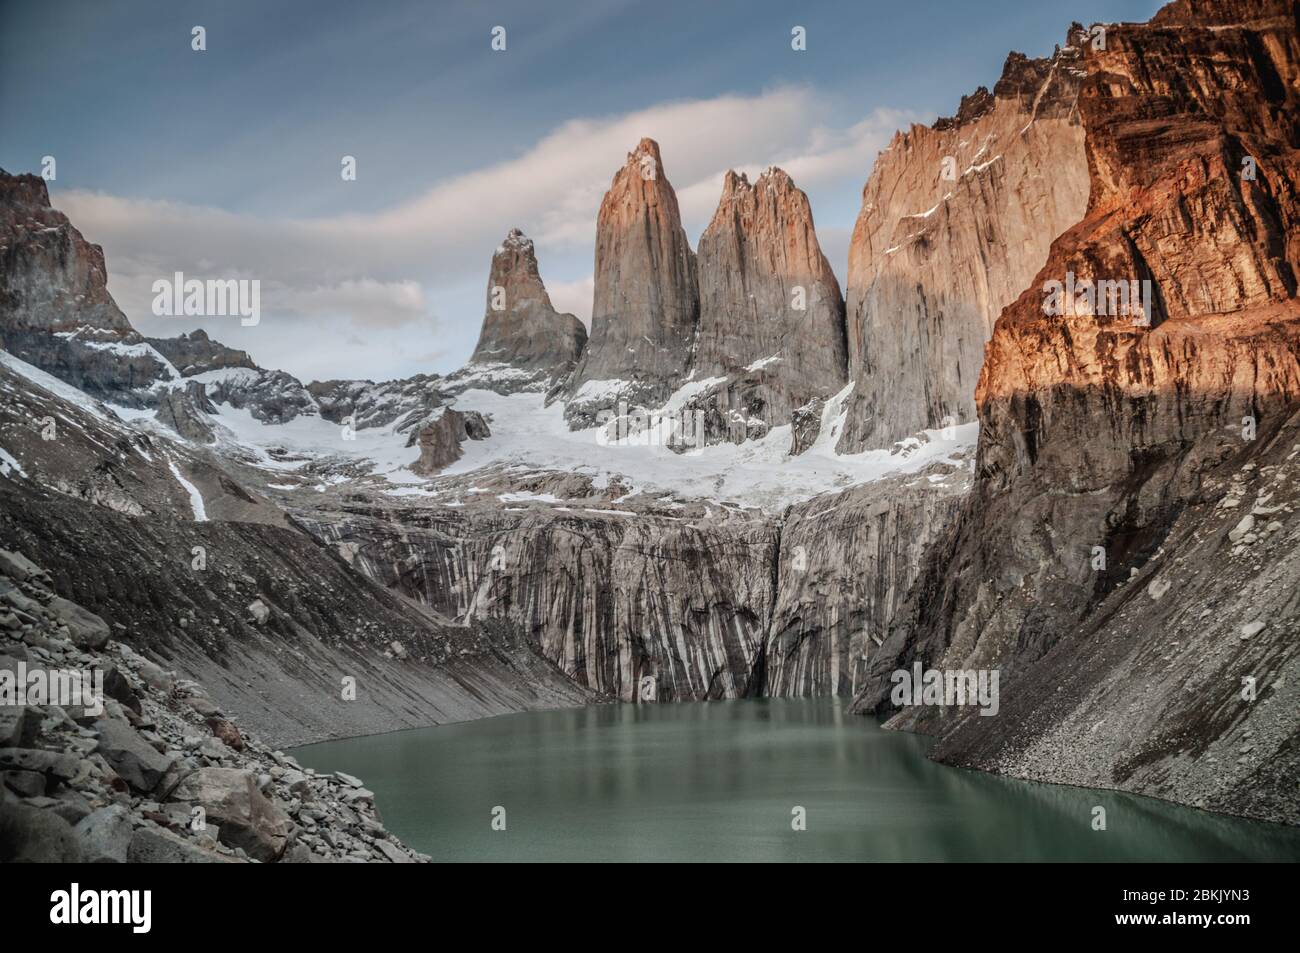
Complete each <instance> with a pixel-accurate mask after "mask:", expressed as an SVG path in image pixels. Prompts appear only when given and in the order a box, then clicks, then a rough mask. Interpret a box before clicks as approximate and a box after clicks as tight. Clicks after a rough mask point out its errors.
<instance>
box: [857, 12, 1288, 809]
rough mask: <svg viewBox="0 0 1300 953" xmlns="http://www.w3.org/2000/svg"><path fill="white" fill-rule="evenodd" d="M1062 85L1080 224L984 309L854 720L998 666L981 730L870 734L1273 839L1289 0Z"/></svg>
mask: <svg viewBox="0 0 1300 953" xmlns="http://www.w3.org/2000/svg"><path fill="white" fill-rule="evenodd" d="M1084 67H1085V69H1086V71H1087V78H1086V79H1085V80H1084V82H1083V86H1082V88H1081V89H1080V93H1079V112H1080V119H1081V121H1082V123H1083V127H1084V130H1085V133H1086V138H1085V143H1086V148H1087V158H1088V168H1089V171H1090V185H1091V189H1090V197H1089V202H1088V207H1087V211H1086V214H1085V215H1083V216H1082V217H1081V219H1080V220H1079V221H1078V222H1076V223H1074V224H1073V225H1072V226H1071V227H1070V228H1068V229H1066V230H1065V231H1064V233H1063V234H1062V235H1060V236H1059V237H1058V238H1057V239H1056V240H1055V241H1054V242H1053V244H1052V247H1051V251H1050V254H1049V256H1048V259H1047V262H1046V264H1045V265H1044V266H1043V267H1042V268H1041V269H1040V270H1039V272H1038V274H1037V275H1036V276H1035V278H1034V280H1033V281H1032V282H1030V283H1029V284H1028V287H1027V288H1026V290H1025V291H1024V292H1023V293H1022V294H1021V295H1020V296H1019V297H1018V298H1017V299H1016V300H1015V301H1014V302H1013V303H1012V304H1010V305H1009V306H1008V307H1007V308H1006V309H1005V310H1004V311H1003V313H1002V314H1001V316H1000V317H999V318H998V321H997V324H996V326H995V329H994V332H993V337H992V339H991V341H990V342H989V346H988V351H987V356H986V358H985V362H984V366H983V370H982V372H981V375H980V381H979V386H978V389H977V392H976V401H977V404H978V407H979V418H980V438H979V450H978V459H977V468H976V473H977V478H976V482H975V486H974V488H973V491H972V493H971V495H970V497H969V499H968V500H967V503H966V505H965V507H964V509H963V512H962V513H961V515H960V517H959V518H958V521H957V523H956V526H955V529H954V532H953V533H952V534H951V535H950V536H949V537H948V538H947V539H946V540H945V541H944V542H943V543H942V544H941V545H940V546H938V547H936V548H935V549H934V550H932V553H931V556H930V558H929V559H928V560H927V563H926V566H925V567H924V569H923V570H922V573H921V576H920V580H919V582H918V585H917V587H916V589H915V590H914V592H913V595H912V599H911V600H910V605H909V607H908V608H907V609H906V610H904V611H903V613H902V616H901V618H902V621H901V622H900V624H898V625H896V626H895V627H894V629H893V631H892V632H891V633H890V635H889V637H888V638H887V639H886V641H885V643H884V645H883V646H882V648H881V650H880V651H879V652H878V653H877V656H876V658H875V659H874V660H873V663H872V665H871V684H870V685H869V687H868V688H867V689H866V690H865V691H864V692H863V693H862V694H861V695H860V696H859V698H858V699H857V701H856V707H857V708H858V709H859V710H867V711H875V712H880V713H882V714H889V713H890V712H892V711H893V710H894V707H893V705H892V704H891V701H890V688H889V681H890V673H891V672H892V671H894V670H896V669H899V668H907V667H908V666H910V665H911V664H912V663H913V662H914V661H917V660H919V661H923V662H924V663H925V664H926V665H933V666H936V667H939V666H947V667H959V668H972V667H973V668H980V667H999V668H1000V669H1001V670H1002V673H1003V686H1004V695H1005V697H1006V701H1005V703H1004V704H1003V707H1002V714H1001V715H1000V717H998V718H995V719H994V718H990V719H983V718H979V717H956V718H949V719H946V720H942V721H940V720H937V719H935V718H934V717H933V713H929V714H927V713H925V712H921V714H920V715H919V716H918V714H917V712H918V711H919V710H917V709H911V710H909V711H907V712H904V713H900V714H899V715H898V716H897V718H896V719H895V721H894V722H893V723H895V724H898V725H900V726H904V727H913V728H920V729H922V730H926V731H932V732H937V733H939V734H940V735H941V736H942V740H941V742H940V744H939V746H938V748H937V750H936V756H937V757H938V758H939V759H940V760H944V761H947V762H949V763H954V764H963V765H968V766H972V767H980V768H985V769H988V770H996V771H1003V772H1006V773H1009V774H1014V775H1018V776H1021V777H1030V778H1036V779H1041V780H1050V781H1056V782H1061V783H1070V784H1081V785H1089V786H1099V787H1110V788H1120V789H1123V790H1131V791H1138V792H1141V793H1147V794H1156V795H1159V796H1163V797H1171V798H1175V799H1179V800H1185V801H1187V802H1189V803H1192V804H1196V805H1200V806H1205V807H1210V808H1213V809H1216V810H1226V811H1231V812H1234V813H1241V814H1248V815H1253V816H1257V817H1266V818H1270V819H1285V820H1287V821H1289V822H1290V823H1296V822H1297V821H1300V813H1298V812H1297V801H1296V799H1295V796H1294V794H1295V791H1294V788H1295V781H1294V779H1295V774H1296V769H1297V767H1298V766H1300V761H1297V758H1298V757H1300V755H1298V754H1297V752H1300V724H1298V723H1297V721H1296V719H1295V712H1296V711H1297V710H1300V688H1298V687H1297V686H1300V656H1297V654H1296V652H1295V651H1294V649H1295V645H1296V631H1297V624H1298V621H1297V618H1298V617H1297V612H1296V602H1295V587H1294V580H1295V579H1296V577H1297V573H1298V572H1300V537H1298V536H1297V532H1298V530H1297V525H1296V522H1295V516H1294V513H1295V510H1296V508H1297V505H1300V484H1297V482H1296V472H1297V471H1296V459H1297V455H1298V454H1300V417H1298V416H1297V409H1298V408H1300V302H1298V301H1297V298H1296V290H1297V274H1300V271H1298V269H1300V244H1297V242H1296V240H1295V236H1296V235H1297V234H1300V232H1298V231H1297V222H1298V220H1300V203H1298V201H1297V194H1298V189H1297V186H1298V185H1300V109H1298V108H1297V106H1298V105H1300V40H1298V39H1297V22H1296V7H1295V5H1294V4H1293V3H1289V2H1282V0H1232V2H1228V0H1222V2H1210V0H1198V2H1192V0H1179V2H1175V3H1172V4H1170V5H1168V6H1166V7H1164V8H1163V9H1162V10H1161V11H1160V12H1159V13H1158V14H1157V15H1156V16H1155V17H1154V18H1153V19H1152V21H1151V22H1150V23H1149V24H1120V25H1111V26H1109V27H1107V29H1106V35H1105V45H1104V49H1096V48H1093V47H1092V46H1091V45H1089V46H1088V47H1085V50H1084ZM1247 159H1250V160H1252V161H1246V160H1247ZM1071 276H1073V277H1072V278H1071ZM1102 281H1106V282H1125V283H1128V282H1137V289H1138V291H1139V292H1140V295H1141V297H1142V298H1143V299H1144V301H1143V304H1144V305H1145V308H1136V307H1134V306H1133V302H1132V301H1130V303H1129V304H1130V306H1129V308H1128V309H1127V310H1125V309H1124V308H1123V307H1122V301H1121V302H1119V305H1120V306H1117V302H1116V299H1117V298H1118V297H1119V295H1118V292H1117V291H1115V289H1114V287H1113V286H1112V287H1110V288H1109V289H1108V291H1107V293H1103V294H1100V295H1099V294H1098V293H1097V290H1096V289H1097V284H1096V283H1098V282H1102ZM1090 282H1091V284H1089V283H1090ZM1144 282H1145V283H1146V285H1145V286H1144V285H1143V283H1144ZM1071 284H1072V285H1073V289H1074V294H1073V295H1072V296H1071V297H1070V298H1069V299H1068V300H1067V301H1065V302H1063V301H1062V298H1061V296H1060V294H1059V291H1060V289H1061V287H1062V286H1065V287H1069V286H1070V285H1071Z"/></svg>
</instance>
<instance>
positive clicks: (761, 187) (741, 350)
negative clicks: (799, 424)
mask: <svg viewBox="0 0 1300 953" xmlns="http://www.w3.org/2000/svg"><path fill="white" fill-rule="evenodd" d="M698 266H699V282H700V324H699V334H698V337H697V343H696V348H695V354H694V358H693V360H692V363H691V369H692V379H693V380H712V379H718V381H719V383H718V384H716V385H714V386H713V387H711V388H710V389H709V391H708V392H707V393H706V394H703V395H701V396H700V397H699V398H697V399H696V400H695V401H694V402H693V404H692V406H693V407H699V408H701V409H704V408H707V409H708V411H709V412H710V416H711V417H712V416H716V417H718V418H719V423H720V424H721V426H720V427H718V428H715V429H717V430H721V431H722V433H721V434H720V435H719V436H721V437H722V438H723V439H731V440H733V441H734V442H739V441H740V440H742V439H744V438H745V437H746V436H753V435H754V432H753V431H754V426H755V424H756V423H760V422H761V424H762V425H763V426H764V427H766V428H770V427H773V426H778V425H781V424H788V423H790V418H791V414H792V413H793V412H794V411H795V410H796V409H798V408H800V407H804V406H805V405H807V404H808V403H809V402H810V401H813V400H815V399H818V398H821V399H825V398H826V397H828V396H830V395H831V394H834V393H836V392H837V391H839V390H840V389H841V388H842V387H843V386H844V384H845V381H846V373H847V371H846V352H845V340H844V300H843V298H842V296H841V295H840V288H839V282H838V281H836V279H835V275H834V273H833V272H832V271H831V266H830V263H829V262H828V261H827V260H826V256H825V255H823V254H822V251H821V246H820V245H819V244H818V242H817V233H816V231H815V230H814V228H813V218H812V209H811V207H810V206H809V204H808V196H806V195H805V194H804V193H803V192H801V191H800V190H799V189H797V188H796V187H795V185H794V182H793V181H792V180H791V178H790V176H788V175H787V174H786V173H785V172H783V171H782V170H780V169H768V170H766V171H765V172H764V173H763V174H762V175H761V176H760V177H759V179H758V181H756V182H755V183H753V184H752V185H751V184H750V183H749V180H748V179H747V178H746V177H745V176H744V175H737V174H736V173H735V172H728V173H727V175H726V178H725V179H724V182H723V187H722V198H721V199H720V200H719V202H718V209H717V211H716V212H715V213H714V215H713V220H712V221H711V222H710V223H709V226H708V228H707V229H705V232H704V235H703V236H702V237H701V238H700V250H699V259H698Z"/></svg>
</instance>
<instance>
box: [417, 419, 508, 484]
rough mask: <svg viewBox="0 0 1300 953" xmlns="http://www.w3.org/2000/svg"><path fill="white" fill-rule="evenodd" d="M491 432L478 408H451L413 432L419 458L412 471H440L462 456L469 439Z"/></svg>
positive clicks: (481, 437) (478, 438)
mask: <svg viewBox="0 0 1300 953" xmlns="http://www.w3.org/2000/svg"><path fill="white" fill-rule="evenodd" d="M491 435H492V431H491V430H490V429H488V425H487V421H486V420H484V419H483V416H482V415H481V414H479V413H478V412H477V411H472V410H471V411H466V412H464V413H462V412H461V411H459V410H455V409H453V408H450V407H449V408H447V409H446V410H444V411H443V412H442V413H441V414H440V415H439V416H438V418H437V419H436V420H434V421H432V422H430V423H427V424H425V425H424V426H423V427H421V428H420V429H419V430H418V431H416V432H413V433H412V434H411V440H410V443H416V444H418V445H419V447H420V459H419V460H417V461H416V462H415V463H413V464H412V465H411V470H412V471H413V472H415V473H422V474H430V473H437V472H438V471H439V470H441V469H443V468H444V467H446V466H448V465H450V464H452V463H454V462H455V461H457V460H459V459H460V457H461V455H462V454H463V453H464V452H465V451H464V450H462V449H461V444H462V443H464V442H465V441H466V440H482V439H484V438H485V437H490V436H491ZM409 445H410V444H409V443H408V446H409Z"/></svg>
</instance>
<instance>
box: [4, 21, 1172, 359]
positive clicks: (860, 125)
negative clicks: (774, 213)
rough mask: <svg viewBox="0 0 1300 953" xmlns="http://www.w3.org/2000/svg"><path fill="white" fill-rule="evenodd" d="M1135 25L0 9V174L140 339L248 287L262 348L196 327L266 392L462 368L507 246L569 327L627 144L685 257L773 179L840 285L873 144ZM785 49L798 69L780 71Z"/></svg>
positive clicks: (212, 324) (226, 326) (224, 323)
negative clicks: (100, 265)
mask: <svg viewBox="0 0 1300 953" xmlns="http://www.w3.org/2000/svg"><path fill="white" fill-rule="evenodd" d="M1158 7H1159V4H1158V3H1154V2H1143V0H1075V2H1072V3H1063V2H1058V0H1036V2H1030V0H985V2H982V3H965V2H960V3H959V2H924V0H918V2H913V3H908V4H899V3H880V2H875V0H862V2H853V3H846V2H843V0H840V2H837V3H821V2H811V3H797V4H796V3H790V2H785V3H777V2H768V0H746V2H726V0H705V2H700V0H695V2H677V0H671V2H659V3H638V2H630V0H593V2H589V3H573V2H562V0H530V2H489V0H444V2H430V0H422V2H397V0H395V2H373V3H359V2H335V0H323V2H322V0H317V2H281V3H276V2H272V0H219V2H216V0H209V2H186V0H166V2H164V0H81V2H71V0H68V2H63V0H41V2H26V0H0V128H3V129H4V135H3V137H2V138H0V167H3V168H5V169H6V170H8V171H10V172H17V171H38V170H39V168H40V163H41V158H42V157H43V156H45V155H53V156H54V157H55V158H56V160H57V163H58V166H57V170H58V177H57V179H56V180H55V181H54V182H52V183H51V195H52V197H53V201H54V204H55V205H56V206H57V207H60V208H62V209H64V210H65V211H67V212H68V213H69V215H70V216H71V217H72V219H73V223H74V224H76V225H77V226H78V227H80V228H81V230H82V231H83V232H84V233H85V234H86V236H87V237H88V238H89V239H90V240H91V241H96V242H99V243H101V244H102V245H103V246H104V248H105V253H106V255H107V259H108V266H109V273H110V288H111V290H112V291H113V293H114V295H115V296H116V297H117V298H118V301H119V303H120V304H121V305H122V306H123V308H124V310H126V311H127V314H128V316H129V317H130V318H131V319H132V321H133V322H134V323H135V324H136V326H137V327H139V328H140V329H141V330H143V331H146V332H147V333H155V334H172V333H179V332H180V331H184V330H189V329H190V324H187V323H186V321H185V319H182V318H159V317H155V316H154V315H153V314H152V313H150V310H149V301H150V300H151V294H150V292H149V286H150V285H151V283H152V281H153V279H154V278H157V277H162V276H166V275H170V274H171V273H172V272H173V271H175V270H183V271H185V272H186V273H187V275H193V276H195V277H230V276H241V277H257V278H260V279H261V280H262V284H263V312H264V314H263V320H262V323H261V324H260V325H259V326H257V327H255V328H241V327H240V326H239V325H238V322H237V320H234V319H210V320H209V321H208V322H206V324H205V326H206V328H207V330H208V331H209V333H211V334H212V335H213V336H214V337H217V338H218V339H221V340H225V341H227V342H228V343H230V344H232V345H236V346H239V347H244V348H247V349H248V350H249V351H251V352H252V353H253V355H254V357H255V358H257V359H258V360H259V362H260V363H262V364H264V365H266V366H278V367H285V368H286V369H288V370H290V371H293V372H294V373H297V374H299V375H301V376H303V377H306V378H311V377H322V376H347V377H353V376H356V377H372V378H387V377H398V376H405V375H407V374H411V373H415V372H418V371H438V370H442V371H446V370H450V369H452V368H454V367H456V366H459V364H460V363H462V362H463V360H464V359H465V358H466V357H467V356H468V353H469V351H470V350H471V349H472V347H473V344H474V341H475V339H476V337H477V334H478V327H479V322H480V321H481V318H482V308H483V292H484V285H485V283H486V279H487V271H488V265H489V261H490V258H491V254H492V250H493V248H494V247H495V245H496V243H497V242H498V241H499V240H500V237H501V236H502V235H504V234H505V232H506V231H507V230H508V229H509V228H510V227H512V226H516V225H517V226H520V227H522V228H523V229H524V230H525V231H526V232H527V233H529V234H530V235H531V236H532V237H534V238H535V240H536V241H537V247H538V257H539V259H540V262H541V268H542V276H543V278H544V280H545V281H546V282H547V285H548V287H549V288H550V289H551V290H552V295H553V297H554V298H555V299H556V301H557V305H560V306H562V307H564V308H566V309H568V310H574V311H575V312H577V313H579V314H580V315H582V316H584V317H585V316H586V314H587V312H588V311H589V310H590V276H591V270H592V246H593V238H594V227H595V210H596V208H597V207H598V205H599V201H600V195H601V194H602V193H603V191H604V189H605V188H606V187H608V184H609V179H610V177H611V176H612V175H613V173H614V171H615V170H616V169H617V168H618V166H619V165H620V164H621V163H622V159H623V156H624V154H625V153H626V152H627V151H628V150H630V149H632V148H633V147H634V146H635V144H636V141H637V139H639V138H640V137H641V136H642V135H648V136H652V137H654V138H656V139H658V140H659V141H660V143H661V146H662V147H663V152H664V162H665V168H666V171H667V174H668V177H669V178H670V180H672V182H673V184H674V185H675V186H676V187H677V189H678V192H679V199H680V200H681V203H682V207H683V215H684V218H685V220H686V229H687V234H688V236H689V237H690V239H691V241H692V242H693V243H694V242H696V241H697V240H698V238H699V234H700V231H702V229H703V227H704V225H705V224H706V223H707V219H708V216H709V214H711V212H712V207H713V204H714V203H716V199H717V193H718V188H719V187H720V181H721V175H722V173H723V172H725V170H726V169H727V168H728V167H733V166H734V167H737V168H746V169H750V170H757V169H759V168H762V167H763V166H765V165H768V164H770V163H779V164H782V165H783V166H784V167H786V168H787V169H788V170H789V171H790V172H791V174H792V175H793V176H794V178H795V181H796V183H797V184H799V185H800V187H802V188H804V190H805V191H807V192H808V194H809V197H810V199H811V201H812V206H813V211H814V215H815V217H816V220H817V225H818V233H819V236H820V237H821V239H822V243H823V247H824V249H825V251H826V253H827V256H828V257H829V258H830V260H831V263H832V265H833V266H834V268H835V269H836V271H837V272H838V273H839V274H840V275H841V276H843V272H844V267H845V260H844V259H845V255H846V249H847V239H848V234H849V231H850V230H851V228H852V225H853V220H854V218H855V216H856V215H857V212H858V205H859V202H860V194H861V188H862V184H863V182H864V181H865V180H866V177H867V175H868V174H869V172H870V167H871V161H872V159H873V158H874V156H875V154H876V152H877V151H878V150H879V149H880V148H882V147H883V146H884V145H885V144H886V143H887V142H888V139H889V136H890V135H891V134H892V132H893V130H894V129H895V128H898V127H900V126H906V125H907V124H908V123H909V122H911V121H925V122H929V121H932V120H933V118H934V117H935V116H936V115H940V114H951V113H952V112H953V111H955V109H956V105H957V102H958V100H959V99H960V97H961V95H962V94H963V93H967V92H970V91H971V90H973V89H974V88H975V87H976V86H978V85H980V84H983V85H986V86H990V87H991V86H992V85H993V83H994V82H995V81H996V79H997V77H998V75H999V72H1000V69H1001V66H1002V62H1003V60H1004V59H1005V56H1006V54H1007V52H1008V51H1009V50H1012V49H1015V50H1020V51H1022V52H1025V53H1028V54H1030V55H1044V54H1047V53H1050V52H1051V49H1052V47H1053V45H1054V44H1056V43H1060V42H1062V41H1063V38H1064V35H1065V30H1066V28H1067V27H1068V25H1069V23H1070V22H1071V21H1072V20H1079V21H1081V22H1084V23H1090V22H1094V21H1104V22H1110V21H1116V20H1145V19H1147V18H1149V17H1150V16H1151V14H1152V13H1154V12H1155V10H1156V9H1158ZM196 24H200V25H203V26H204V27H205V28H206V31H207V50H206V51H205V52H202V53H198V52H194V51H193V50H191V48H190V36H191V28H192V27H193V26H194V25H196ZM497 25H501V26H504V27H505V28H506V41H507V49H506V50H505V52H493V51H492V50H491V48H490V41H491V30H492V28H493V27H494V26H497ZM795 25H801V26H804V27H805V28H806V29H807V36H808V49H807V51H806V52H802V53H796V52H794V51H792V50H791V49H790V30H791V28H792V27H793V26H795ZM343 155H353V156H355V157H356V159H357V169H358V175H357V180H356V181H355V182H344V181H343V180H342V179H341V178H340V175H339V169H340V160H341V157H342V156H343ZM192 322H193V319H190V323H191V324H192Z"/></svg>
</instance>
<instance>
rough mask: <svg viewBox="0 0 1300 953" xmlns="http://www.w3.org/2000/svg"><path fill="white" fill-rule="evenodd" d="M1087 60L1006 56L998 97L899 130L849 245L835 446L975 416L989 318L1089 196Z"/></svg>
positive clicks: (876, 443) (1024, 281)
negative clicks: (843, 385)
mask: <svg viewBox="0 0 1300 953" xmlns="http://www.w3.org/2000/svg"><path fill="white" fill-rule="evenodd" d="M1080 32H1081V28H1079V27H1078V26H1077V25H1076V26H1075V27H1074V28H1072V30H1071V34H1072V36H1073V38H1074V43H1076V44H1078V43H1080V42H1081V41H1080V39H1079V37H1080ZM1082 61H1083V50H1082V48H1081V46H1079V45H1067V46H1066V47H1064V48H1058V49H1057V50H1056V52H1055V53H1054V54H1053V55H1052V56H1051V57H1048V58H1043V59H1030V58H1028V57H1025V56H1023V55H1022V54H1019V53H1012V54H1011V55H1010V56H1008V57H1007V60H1006V63H1005V65H1004V66H1003V70H1002V77H1001V78H1000V79H999V80H998V82H997V84H996V85H995V86H994V88H993V92H992V93H991V94H990V93H989V92H988V90H986V89H984V88H983V87H980V89H979V90H977V91H976V92H975V93H974V94H973V95H971V96H967V97H963V99H962V103H961V108H960V109H959V110H958V112H957V115H956V116H954V117H952V118H948V119H940V120H939V121H938V122H936V123H935V124H934V125H933V126H919V125H914V126H912V128H911V129H909V130H908V131H906V132H899V133H897V134H896V135H895V136H894V138H893V140H892V141H891V142H890V144H889V147H888V148H887V149H885V151H884V152H882V153H881V154H880V156H879V158H878V159H877V160H876V164H875V167H874V168H873V169H872V171H871V176H870V178H869V179H868V180H867V184H866V187H865V188H864V189H863V190H862V210H861V212H860V213H859V214H858V220H857V223H856V225H855V226H854V229H853V237H852V240H851V242H850V245H849V271H848V284H847V287H846V290H845V296H846V298H847V309H848V319H847V320H848V349H849V374H850V377H851V378H852V379H853V393H852V395H851V396H850V398H849V403H848V418H847V420H846V422H845V425H844V432H843V435H842V436H841V438H840V443H839V447H840V449H841V451H843V452H846V453H855V452H857V451H860V450H863V449H866V448H869V447H886V446H889V445H890V444H892V443H893V442H894V441H896V440H901V439H903V438H905V437H907V436H909V435H911V434H913V433H915V432H917V431H919V430H924V429H929V428H940V427H945V426H951V425H952V424H958V423H966V422H968V421H971V420H974V419H975V402H974V394H975V382H976V380H977V379H978V377H979V372H980V366H981V364H982V362H983V358H984V344H985V342H986V341H988V339H989V335H990V334H991V333H992V330H993V322H994V320H995V319H996V318H997V316H998V314H999V313H1000V312H1001V310H1002V309H1003V308H1004V307H1005V306H1006V305H1008V304H1010V303H1011V302H1012V301H1013V300H1015V298H1016V296H1017V295H1019V294H1020V292H1021V291H1022V290H1024V288H1025V287H1026V286H1027V285H1028V283H1029V281H1030V279H1031V278H1033V277H1034V275H1035V274H1036V273H1037V272H1038V270H1039V269H1040V268H1041V267H1042V265H1043V262H1045V261H1046V260H1047V250H1048V246H1049V245H1050V244H1051V242H1052V239H1054V238H1055V237H1056V236H1057V235H1059V234H1060V233H1061V232H1063V231H1064V230H1065V229H1066V228H1068V227H1069V226H1070V225H1073V224H1074V223H1075V222H1077V221H1078V220H1079V218H1080V217H1081V216H1082V215H1083V212H1084V208H1085V206H1086V204H1087V201H1088V166H1087V162H1086V159H1085V155H1084V145H1083V140H1084V129H1083V126H1082V125H1081V124H1080V121H1079V110H1078V105H1077V100H1078V95H1079V87H1080V83H1081V81H1082V77H1083V69H1082Z"/></svg>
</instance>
